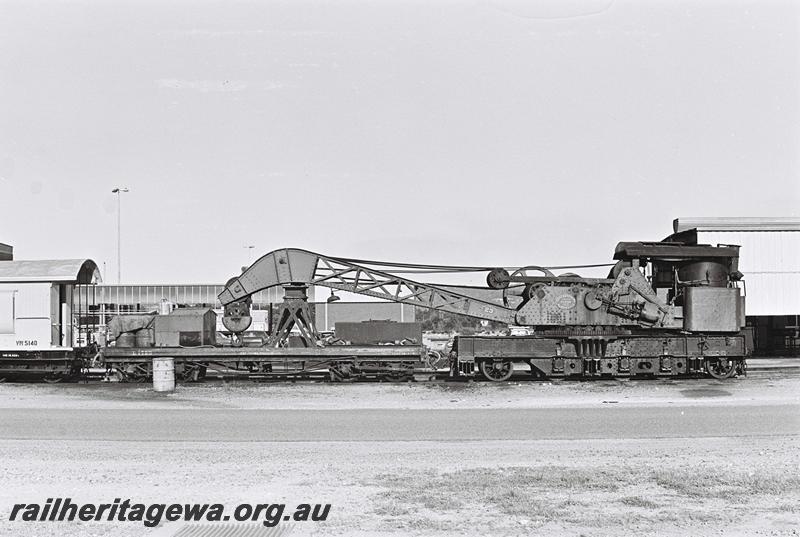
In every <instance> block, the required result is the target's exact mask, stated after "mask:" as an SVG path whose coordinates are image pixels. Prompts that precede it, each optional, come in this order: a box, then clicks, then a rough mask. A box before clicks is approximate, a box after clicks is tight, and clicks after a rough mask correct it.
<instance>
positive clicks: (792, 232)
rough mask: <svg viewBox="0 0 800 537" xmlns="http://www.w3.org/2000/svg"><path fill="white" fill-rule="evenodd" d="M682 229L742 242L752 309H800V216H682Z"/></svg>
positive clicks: (713, 239) (754, 312)
mask: <svg viewBox="0 0 800 537" xmlns="http://www.w3.org/2000/svg"><path fill="white" fill-rule="evenodd" d="M673 227H674V229H675V231H676V233H681V232H685V231H691V230H696V233H697V242H698V243H703V244H712V245H713V244H736V245H739V246H741V250H740V258H739V270H740V271H741V272H742V273H743V274H744V279H745V289H746V292H747V301H746V306H745V310H746V313H747V315H751V316H767V315H797V314H800V218H793V217H785V218H783V217H774V218H678V219H676V220H675V222H674V226H673Z"/></svg>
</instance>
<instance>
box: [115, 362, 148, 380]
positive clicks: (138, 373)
mask: <svg viewBox="0 0 800 537" xmlns="http://www.w3.org/2000/svg"><path fill="white" fill-rule="evenodd" d="M121 372H122V378H123V379H124V380H125V382H131V383H140V382H144V381H146V380H147V368H146V367H142V366H141V365H134V366H132V367H128V368H126V369H123V370H121Z"/></svg>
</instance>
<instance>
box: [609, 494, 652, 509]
mask: <svg viewBox="0 0 800 537" xmlns="http://www.w3.org/2000/svg"><path fill="white" fill-rule="evenodd" d="M618 501H619V503H621V504H624V505H628V506H630V507H642V508H644V509H657V508H658V507H660V506H659V505H658V504H657V503H656V502H654V501H652V500H648V499H647V498H642V497H641V496H625V497H624V498H620V499H619V500H618Z"/></svg>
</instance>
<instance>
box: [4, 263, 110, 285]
mask: <svg viewBox="0 0 800 537" xmlns="http://www.w3.org/2000/svg"><path fill="white" fill-rule="evenodd" d="M101 281H102V278H101V277H100V271H99V270H98V268H97V265H96V264H95V262H94V261H92V260H91V259H44V260H36V261H0V283H26V282H27V283H30V282H53V283H100V282H101Z"/></svg>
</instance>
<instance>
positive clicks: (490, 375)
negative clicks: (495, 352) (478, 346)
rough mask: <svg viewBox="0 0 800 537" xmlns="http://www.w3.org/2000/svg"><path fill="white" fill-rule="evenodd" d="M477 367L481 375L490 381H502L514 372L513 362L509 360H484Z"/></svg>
mask: <svg viewBox="0 0 800 537" xmlns="http://www.w3.org/2000/svg"><path fill="white" fill-rule="evenodd" d="M478 368H479V369H480V372H481V374H482V375H483V377H484V378H485V379H486V380H490V381H492V382H503V381H504V380H508V379H510V378H511V375H513V374H514V363H513V362H511V361H510V360H484V361H482V362H481V363H480V364H479V365H478Z"/></svg>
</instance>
